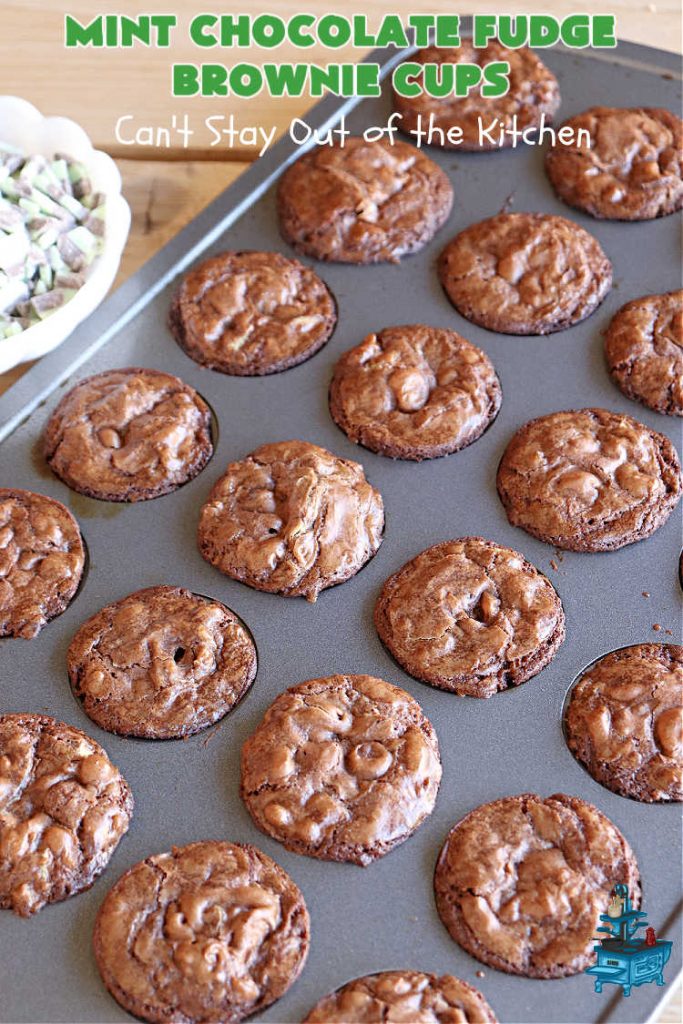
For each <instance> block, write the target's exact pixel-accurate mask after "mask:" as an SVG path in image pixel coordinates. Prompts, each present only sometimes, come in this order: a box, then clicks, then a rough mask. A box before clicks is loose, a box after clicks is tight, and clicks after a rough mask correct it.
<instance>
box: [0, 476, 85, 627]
mask: <svg viewBox="0 0 683 1024" xmlns="http://www.w3.org/2000/svg"><path fill="white" fill-rule="evenodd" d="M84 565H85V548H84V547H83V539H82V537H81V531H80V530H79V528H78V523H77V522H76V520H75V519H74V517H73V516H72V515H71V513H70V512H69V510H68V508H65V507H64V505H62V503H61V502H59V501H55V500H54V498H47V497H46V496H45V495H44V494H35V493H34V492H33V491H22V490H19V489H18V488H14V487H0V637H2V636H16V637H23V638H24V639H25V640H29V639H31V638H32V637H34V636H37V635H38V633H39V632H40V630H41V629H42V628H43V626H44V625H45V624H46V623H47V622H49V621H50V619H54V618H55V616H57V615H60V614H61V613H62V612H63V611H64V609H65V608H66V607H67V605H68V604H69V602H70V601H71V600H72V598H73V597H74V595H75V593H76V591H77V590H78V585H79V583H80V581H81V576H82V575H83V567H84Z"/></svg>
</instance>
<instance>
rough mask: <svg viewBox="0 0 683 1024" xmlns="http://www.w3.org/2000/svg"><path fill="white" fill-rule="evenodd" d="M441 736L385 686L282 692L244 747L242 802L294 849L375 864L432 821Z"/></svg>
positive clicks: (334, 682) (345, 680)
mask: <svg viewBox="0 0 683 1024" xmlns="http://www.w3.org/2000/svg"><path fill="white" fill-rule="evenodd" d="M440 781H441V759H440V756H439V746H438V743H437V739H436V734H435V732H434V729H433V728H432V725H431V723H430V722H429V720H428V719H427V718H426V717H425V715H424V714H423V713H422V709H421V708H420V705H419V704H418V703H417V701H416V700H413V698H412V697H411V696H410V694H408V693H406V692H405V691H404V690H400V689H399V688H398V687H397V686H392V685H391V684H390V683H385V682H384V681H383V680H382V679H375V678H373V677H372V676H361V675H336V676H329V677H328V678H323V679H310V680H308V682H305V683H300V684H299V685H298V686H293V687H291V688H290V689H289V690H285V692H284V693H281V694H280V696H279V697H278V698H277V699H276V700H275V701H274V703H273V704H272V705H271V706H270V708H269V709H268V711H267V712H266V714H265V717H264V719H263V721H262V722H261V724H260V725H259V726H258V727H257V729H256V732H254V734H253V735H252V736H250V737H249V739H248V740H247V741H246V743H245V744H244V747H243V749H242V787H241V792H242V798H243V799H244V802H245V803H246V805H247V808H248V810H249V813H250V814H251V816H252V818H253V819H254V821H255V822H256V824H257V825H258V827H259V828H260V829H261V830H262V831H263V832H266V833H267V834H268V835H270V836H272V837H273V838H274V839H278V840H279V841H280V842H281V843H282V844H283V845H284V846H285V847H286V848H287V849H288V850H293V851H294V852H295V853H303V854H306V855H307V856H309V857H319V858H320V859H321V860H336V861H351V862H352V863H354V864H362V865H366V864H369V863H370V862H371V861H373V860H375V859H376V858H378V857H382V856H384V854H385V853H388V852H389V851H390V850H392V849H393V848H394V846H397V845H398V844H399V843H401V842H403V840H404V839H407V838H408V836H410V835H411V834H412V833H413V832H414V831H415V829H416V828H417V827H418V826H419V825H420V824H421V823H422V822H423V821H424V819H425V818H427V817H428V815H430V814H431V812H432V810H433V808H434V801H435V800H436V794H437V791H438V789H439V783H440Z"/></svg>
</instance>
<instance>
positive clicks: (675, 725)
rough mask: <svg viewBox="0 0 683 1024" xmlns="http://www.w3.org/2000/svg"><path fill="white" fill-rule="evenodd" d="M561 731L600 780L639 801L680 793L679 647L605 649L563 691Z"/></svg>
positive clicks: (682, 675) (682, 674) (682, 684)
mask: <svg viewBox="0 0 683 1024" xmlns="http://www.w3.org/2000/svg"><path fill="white" fill-rule="evenodd" d="M564 721H565V735H566V737H567V744H568V746H569V749H570V750H571V752H572V753H573V754H574V756H575V757H576V758H577V759H578V760H579V761H581V763H582V764H584V765H585V767H586V768H587V769H588V771H589V772H590V774H591V775H592V776H593V778H594V779H595V780H596V782H599V783H600V784H601V785H603V786H606V787H607V789H611V790H613V792H615V793H619V794H621V796H630V797H633V798H634V799H635V800H642V801H645V802H647V803H653V802H654V801H663V800H683V745H682V743H681V725H682V724H683V647H677V646H675V645H674V644H635V645H634V646H633V647H622V648H621V649H620V650H618V651H612V653H611V654H606V655H605V656H604V657H603V658H600V659H599V660H598V661H596V662H595V663H594V664H593V665H591V666H590V667H589V668H588V669H586V671H585V672H583V673H582V675H581V677H580V678H579V680H578V682H577V683H576V684H575V685H574V687H573V688H572V690H571V692H570V696H569V702H568V704H567V708H566V711H565V719H564Z"/></svg>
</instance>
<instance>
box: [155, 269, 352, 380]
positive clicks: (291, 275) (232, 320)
mask: <svg viewBox="0 0 683 1024" xmlns="http://www.w3.org/2000/svg"><path fill="white" fill-rule="evenodd" d="M336 322H337V310H336V305H335V301H334V299H333V297H332V295H331V293H330V291H329V289H328V288H327V285H325V283H324V282H323V281H321V280H320V278H319V277H318V275H317V274H315V273H314V272H313V271H312V270H311V269H310V268H309V267H306V266H304V264H303V263H300V262H299V261H298V260H293V259H287V257H286V256H282V255H281V254H280V253H277V252H224V253H221V254H220V255H219V256H212V257H211V259H208V260H204V262H203V263H200V264H199V266H198V267H195V269H194V270H192V271H191V272H190V273H189V274H187V276H186V277H184V278H183V280H182V282H181V284H180V286H179V288H178V290H177V291H176V294H175V296H174V299H173V303H172V306H171V312H170V327H171V330H172V332H173V335H174V337H175V339H176V341H177V342H178V344H179V345H180V346H181V347H182V348H183V349H184V350H185V352H187V354H188V356H190V358H191V359H194V360H195V362H197V363H200V364H201V365H202V366H208V367H209V368H210V369H211V370H218V371H219V372H220V373H229V374H234V375H236V376H245V377H251V376H261V375H263V374H268V373H279V372H280V371H281V370H287V369H289V367H291V366H297V365H298V364H299V363H303V362H304V360H306V359H310V357H311V356H312V355H314V354H315V353H316V352H317V351H318V350H319V349H320V348H322V346H323V345H324V344H325V342H326V341H327V340H328V339H329V338H330V336H331V334H332V332H333V330H334V326H335V324H336Z"/></svg>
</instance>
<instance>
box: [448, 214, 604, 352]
mask: <svg viewBox="0 0 683 1024" xmlns="http://www.w3.org/2000/svg"><path fill="white" fill-rule="evenodd" d="M439 277H440V280H441V284H442V285H443V287H444V290H445V292H446V295H447V296H448V298H449V299H450V301H451V302H452V303H453V305H454V306H455V308H456V309H457V310H458V312H459V313H461V314H462V315H463V316H464V317H466V319H467V320H471V321H472V323H475V324H478V325H479V326H480V327H486V328H488V330H490V331H498V332H500V333H501V334H552V333H553V332H555V331H564V330H565V329H566V328H567V327H571V326H572V325H573V324H577V323H579V321H581V320H585V318H586V317H587V316H590V314H591V313H592V312H593V311H594V310H595V309H596V308H597V307H598V306H599V305H600V303H601V302H602V300H603V299H604V298H605V296H606V295H607V293H608V291H609V290H610V288H611V286H612V265H611V263H610V261H609V260H608V259H607V257H606V256H605V253H604V252H603V251H602V248H601V246H600V243H599V242H598V240H597V239H596V238H594V237H593V236H592V235H590V234H589V233H588V232H587V231H585V230H584V229H583V228H582V227H580V226H579V225H578V224H575V223H574V221H571V220H566V218H564V217H555V216H552V215H550V214H545V213H499V214H497V215H496V216H495V217H489V218H488V219H487V220H482V221H479V222H478V223H477V224H471V225H470V226H469V227H468V228H465V230H464V231H461V232H460V233H459V234H458V235H456V236H455V238H454V239H453V240H452V241H451V242H449V243H448V245H447V246H446V248H445V249H444V250H443V252H442V253H441V257H440V259H439Z"/></svg>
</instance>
